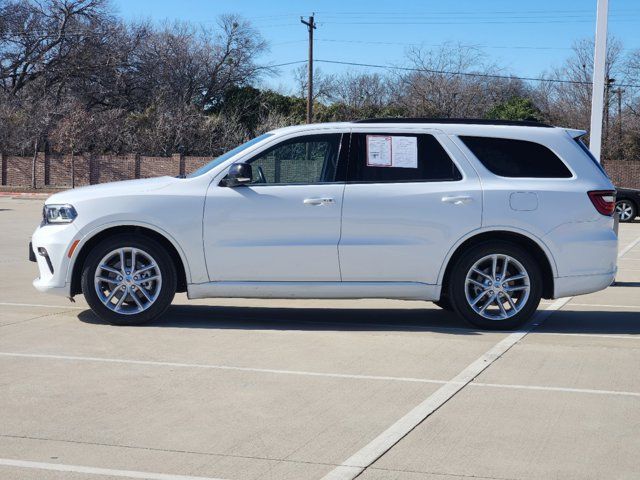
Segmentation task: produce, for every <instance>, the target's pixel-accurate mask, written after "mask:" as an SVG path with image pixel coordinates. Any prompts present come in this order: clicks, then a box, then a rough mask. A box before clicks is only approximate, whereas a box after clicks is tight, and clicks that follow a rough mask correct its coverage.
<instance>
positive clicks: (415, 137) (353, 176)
mask: <svg viewBox="0 0 640 480" xmlns="http://www.w3.org/2000/svg"><path fill="white" fill-rule="evenodd" d="M351 137H352V138H351V154H350V156H349V165H348V168H347V181H348V182H356V183H397V182H435V181H441V182H443V181H455V180H461V179H462V175H461V174H460V171H459V170H458V168H457V167H456V165H455V164H454V163H453V161H452V160H451V158H450V157H449V155H448V154H447V152H446V150H445V149H444V148H443V147H442V145H440V142H438V140H437V139H436V138H435V137H434V136H433V135H428V134H408V133H406V134H405V133H400V134H398V133H354V134H352V136H351Z"/></svg>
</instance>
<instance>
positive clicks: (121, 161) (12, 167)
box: [0, 153, 212, 188]
mask: <svg viewBox="0 0 640 480" xmlns="http://www.w3.org/2000/svg"><path fill="white" fill-rule="evenodd" d="M211 158H212V157H183V156H181V155H179V154H176V155H172V156H171V157H149V156H144V155H135V154H131V155H74V157H73V165H74V168H73V170H74V171H75V184H76V186H82V185H90V184H95V183H104V182H114V181H118V180H129V179H133V178H149V177H160V176H163V175H170V176H174V177H175V176H176V175H180V174H184V173H187V174H188V173H191V172H192V171H194V170H195V169H197V168H199V167H200V166H202V165H204V164H206V163H207V162H209V161H211ZM0 160H1V162H2V175H1V179H2V185H3V186H13V187H29V186H31V168H32V160H33V159H32V157H18V156H14V155H0ZM71 165H72V158H71V155H53V154H51V155H45V154H44V153H38V157H37V161H36V184H37V186H38V187H39V188H42V187H62V188H65V187H71V185H72V176H71V172H72V168H71Z"/></svg>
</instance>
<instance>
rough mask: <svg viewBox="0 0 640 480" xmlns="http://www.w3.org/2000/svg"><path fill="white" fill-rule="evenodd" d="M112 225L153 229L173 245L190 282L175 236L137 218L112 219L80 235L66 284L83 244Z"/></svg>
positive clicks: (185, 262)
mask: <svg viewBox="0 0 640 480" xmlns="http://www.w3.org/2000/svg"><path fill="white" fill-rule="evenodd" d="M114 227H142V228H146V229H149V230H153V231H154V232H156V233H157V234H158V235H162V236H163V237H164V238H166V239H167V240H168V241H169V242H170V243H171V245H173V247H174V248H175V249H176V251H177V252H178V255H179V256H180V261H181V262H182V265H183V266H184V272H185V275H186V277H187V284H189V283H191V269H190V268H189V262H188V260H187V257H186V255H185V254H184V250H183V249H182V247H181V246H180V244H179V243H178V242H177V241H176V240H175V238H173V236H171V235H170V234H169V233H168V232H167V231H165V230H163V229H161V228H159V227H157V226H156V225H152V224H150V223H146V222H141V221H138V220H118V221H117V222H116V221H114V222H108V223H103V224H100V225H99V226H97V227H94V228H92V229H91V230H90V231H89V232H88V233H86V234H84V235H83V236H82V238H81V239H80V241H79V242H78V246H77V247H76V248H75V250H74V251H73V255H72V256H71V259H70V260H69V263H68V265H67V273H66V275H65V283H66V284H67V285H70V284H71V275H72V274H73V269H74V267H75V263H76V260H77V258H78V253H79V252H80V251H82V248H83V247H84V246H85V244H86V243H87V242H88V241H89V240H91V239H92V238H93V237H95V236H96V235H97V234H99V233H100V232H103V231H105V230H108V229H109V228H114Z"/></svg>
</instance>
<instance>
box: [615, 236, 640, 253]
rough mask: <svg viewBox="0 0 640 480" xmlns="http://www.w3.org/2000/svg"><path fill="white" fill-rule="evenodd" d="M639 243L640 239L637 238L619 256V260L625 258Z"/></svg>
mask: <svg viewBox="0 0 640 480" xmlns="http://www.w3.org/2000/svg"><path fill="white" fill-rule="evenodd" d="M639 243H640V237H638V238H636V239H635V240H634V241H633V242H631V243H630V244H629V245H627V246H626V247H624V248H623V249H622V250H621V251H620V253H619V254H618V258H620V257H623V256H624V255H625V254H626V253H627V252H629V251H630V250H631V249H632V248H634V247H635V246H636V245H638V244H639Z"/></svg>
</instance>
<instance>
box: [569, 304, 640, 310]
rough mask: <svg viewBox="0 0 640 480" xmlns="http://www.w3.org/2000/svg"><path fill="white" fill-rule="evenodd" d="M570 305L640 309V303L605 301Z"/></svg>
mask: <svg viewBox="0 0 640 480" xmlns="http://www.w3.org/2000/svg"><path fill="white" fill-rule="evenodd" d="M567 306H569V307H604V308H636V309H638V310H640V305H609V304H605V303H570V304H569V305H567Z"/></svg>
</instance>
